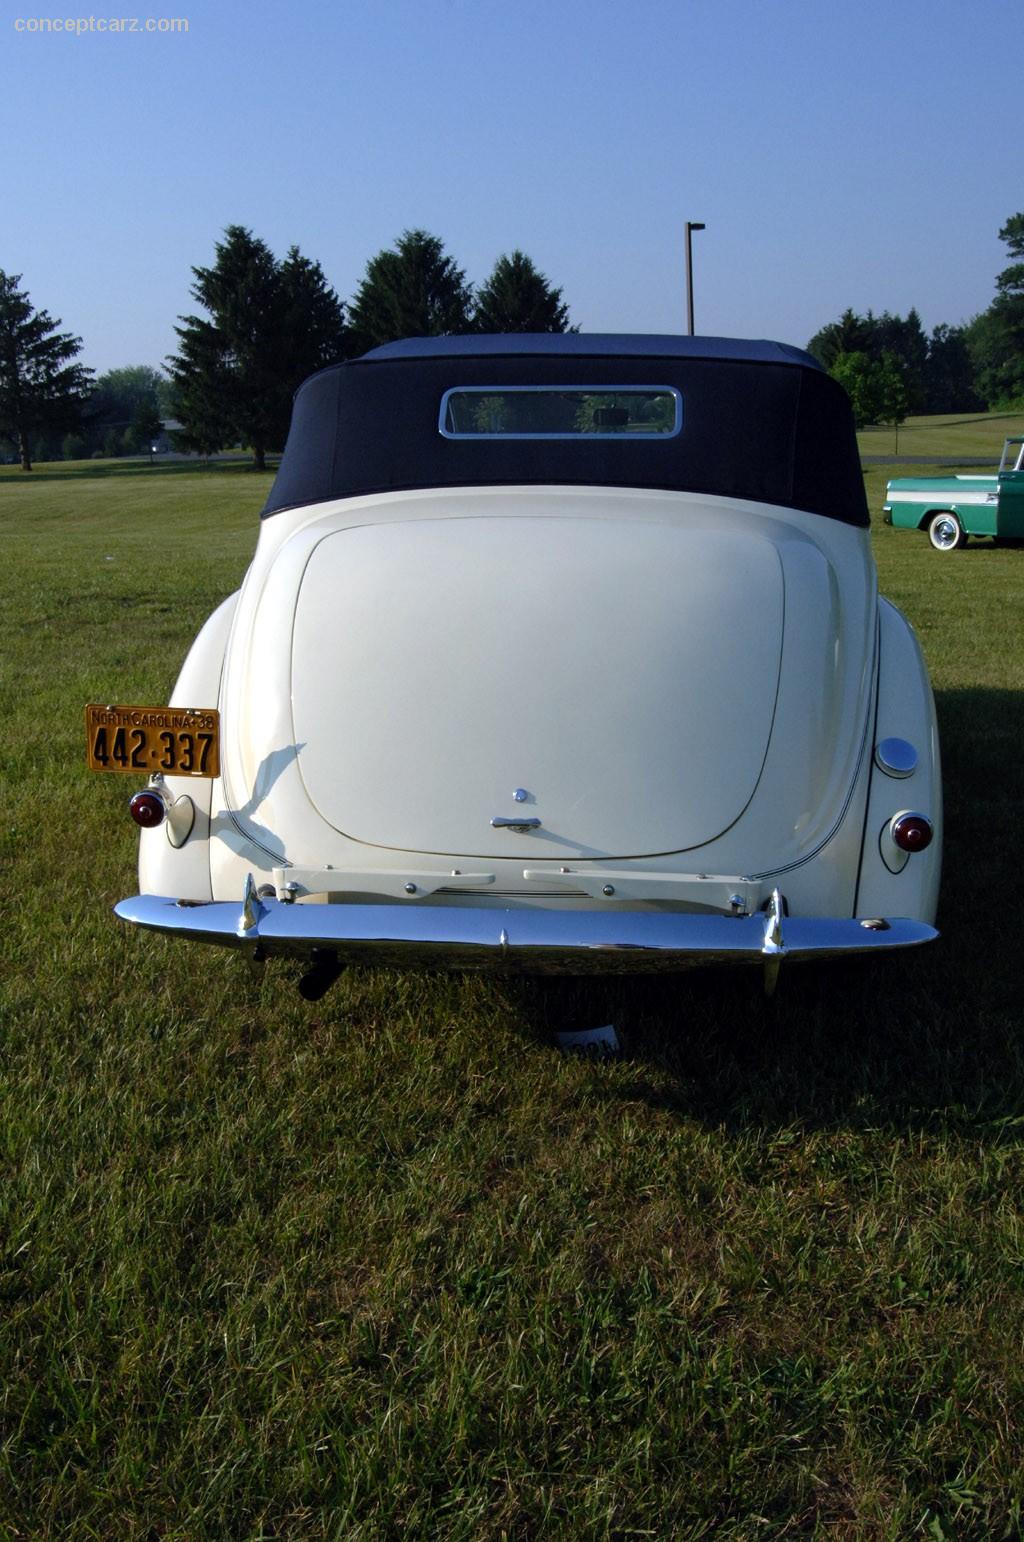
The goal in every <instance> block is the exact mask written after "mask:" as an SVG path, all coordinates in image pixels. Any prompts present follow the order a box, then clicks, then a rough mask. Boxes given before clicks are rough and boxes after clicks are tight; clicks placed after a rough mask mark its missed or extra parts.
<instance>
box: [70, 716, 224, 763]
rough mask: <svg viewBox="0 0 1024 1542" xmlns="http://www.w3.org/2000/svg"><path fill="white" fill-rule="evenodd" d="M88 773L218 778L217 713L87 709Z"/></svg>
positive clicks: (86, 744)
mask: <svg viewBox="0 0 1024 1542" xmlns="http://www.w3.org/2000/svg"><path fill="white" fill-rule="evenodd" d="M85 754H86V761H87V763H88V766H89V769H90V771H128V772H131V773H132V774H133V775H135V776H138V775H140V773H141V774H142V775H147V776H152V774H153V773H154V772H155V771H160V772H162V773H163V775H165V776H219V775H220V713H219V712H218V711H217V710H216V708H213V707H210V708H208V709H207V708H202V709H199V708H191V707H188V708H185V707H109V706H101V705H100V704H99V703H98V702H90V704H89V705H88V706H87V707H86V709H85Z"/></svg>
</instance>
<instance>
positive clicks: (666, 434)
mask: <svg viewBox="0 0 1024 1542" xmlns="http://www.w3.org/2000/svg"><path fill="white" fill-rule="evenodd" d="M572 391H578V392H579V393H580V394H581V395H583V396H597V395H600V393H601V392H602V391H607V392H611V393H614V394H615V395H616V396H650V395H651V394H652V393H655V394H658V395H661V396H671V397H672V399H673V402H674V403H675V416H674V418H673V420H672V427H671V428H670V429H668V430H667V431H662V430H659V431H658V432H657V433H644V432H643V431H640V430H638V431H636V432H634V433H629V434H585V433H579V434H461V433H456V432H454V431H453V430H452V429H449V428H446V427H445V418H446V416H447V414H448V401H449V398H450V397H452V396H511V395H512V394H513V393H516V394H522V393H524V392H533V393H535V394H536V393H538V392H543V393H544V394H545V395H547V396H551V395H555V394H559V393H564V392H572ZM682 427H683V393H682V392H681V391H680V390H679V388H678V386H673V385H525V386H524V385H489V386H476V385H473V386H449V388H448V390H447V391H445V393H444V395H443V396H442V397H441V407H440V410H439V412H438V415H437V430H438V433H439V434H440V435H441V437H442V438H443V439H464V440H472V441H474V442H476V443H481V444H482V443H485V442H486V441H487V440H502V439H505V440H512V439H561V440H571V441H579V442H580V443H583V444H592V443H594V441H595V440H609V441H615V442H618V443H622V441H623V440H626V441H629V442H630V443H632V441H633V440H634V439H675V438H678V436H679V434H680V433H681V431H682Z"/></svg>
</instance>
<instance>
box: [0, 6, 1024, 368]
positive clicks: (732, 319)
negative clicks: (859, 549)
mask: <svg viewBox="0 0 1024 1542" xmlns="http://www.w3.org/2000/svg"><path fill="white" fill-rule="evenodd" d="M136 3H137V0H120V8H121V10H123V11H125V12H126V13H127V12H128V11H129V10H130V8H131V7H132V6H134V5H135V4H136ZM138 3H139V4H141V5H143V6H148V7H149V9H140V10H138V12H137V13H136V14H137V15H138V16H139V18H140V19H141V20H144V19H145V18H146V17H147V16H153V17H157V16H184V17H187V18H188V22H189V30H188V32H187V33H186V34H177V35H166V34H156V35H147V34H145V33H144V32H139V33H135V34H130V33H125V34H123V35H117V34H113V33H110V32H108V33H106V34H105V35H104V34H102V33H99V32H93V33H83V34H82V35H81V36H75V35H73V34H71V35H69V34H67V33H63V34H57V33H49V34H42V33H29V32H26V31H21V30H18V29H17V28H16V27H15V21H16V20H17V19H18V18H22V19H25V18H36V17H39V16H58V17H61V18H63V17H72V18H73V17H76V16H79V15H81V16H83V17H86V18H88V16H89V15H90V11H89V10H88V9H87V8H86V7H84V6H82V7H79V4H78V0H71V3H68V0H64V5H65V7H66V8H65V9H63V10H57V9H52V8H51V9H47V7H52V6H53V5H54V0H13V3H9V0H4V5H3V11H2V19H0V80H2V83H3V86H2V92H0V123H2V129H3V144H4V148H5V154H4V173H3V199H2V206H0V207H2V214H0V233H2V239H0V268H3V269H4V270H6V271H7V272H13V273H21V274H22V275H23V277H24V282H25V286H26V287H27V288H28V290H29V292H30V294H31V296H32V299H33V301H34V303H35V304H36V305H37V306H40V307H44V308H46V309H47V310H49V311H50V312H51V314H53V315H54V316H59V317H61V318H62V320H63V323H64V326H65V327H66V328H67V329H69V330H72V331H74V332H76V333H78V334H79V335H81V337H82V338H83V340H84V343H85V352H84V360H85V362H87V363H89V364H91V365H92V366H93V367H95V368H96V369H99V370H103V369H107V368H110V367H113V366H117V365H121V364H134V363H149V364H160V363H161V362H162V359H163V357H164V355H165V354H166V353H167V352H168V351H169V350H171V349H172V348H173V346H174V343H175V337H174V332H173V327H174V322H175V318H176V317H177V315H178V314H179V313H181V312H183V311H187V310H188V309H190V308H191V301H190V297H189V283H190V279H191V274H190V269H191V267H192V266H193V265H195V264H206V263H208V262H209V261H210V260H211V259H212V256H213V248H214V242H215V241H216V239H217V238H218V236H219V234H220V232H221V231H222V230H223V228H224V226H225V225H228V224H232V223H237V224H243V225H247V226H249V227H250V228H251V229H252V230H253V231H255V232H256V233H257V234H258V235H260V236H262V237H263V239H264V240H266V241H267V242H268V244H269V245H270V246H271V247H272V248H273V250H274V251H275V252H276V253H277V254H278V255H283V253H284V251H285V250H286V248H287V247H288V246H289V245H291V244H292V243H296V244H297V245H299V246H300V247H301V249H302V250H303V252H305V253H306V254H307V255H308V256H310V257H314V258H317V259H318V260H319V261H320V262H321V263H322V265H323V268H324V270H325V272H326V274H327V277H328V279H329V280H330V282H331V283H332V284H333V285H334V287H335V288H336V289H337V290H338V293H339V294H340V295H341V296H342V298H347V297H348V296H350V295H351V294H352V293H353V292H354V290H355V288H356V286H357V285H358V283H359V280H360V277H361V275H362V273H363V270H364V268H365V265H366V262H367V260H368V259H369V258H370V257H371V256H372V255H373V254H374V253H375V252H377V251H379V250H380V249H381V248H382V247H384V246H388V245H390V244H391V243H392V242H393V241H394V239H395V237H396V236H397V235H398V234H399V233H400V232H401V231H402V230H403V229H405V228H408V227H413V226H423V227H425V228H426V229H428V230H430V231H433V232H434V233H436V234H437V235H439V236H440V237H441V238H442V239H443V241H444V242H445V245H446V247H447V249H448V251H449V252H450V253H451V254H452V255H453V256H454V257H455V258H456V259H457V261H458V262H459V264H460V265H461V266H462V267H464V268H465V270H466V272H467V275H468V277H469V278H470V279H471V280H472V281H476V282H480V281H482V280H483V279H484V278H486V276H487V274H488V272H489V271H490V268H491V266H492V265H493V263H494V260H495V258H496V257H498V256H499V254H500V253H502V252H505V251H509V250H511V249H512V248H513V247H516V246H518V247H521V248H522V249H523V250H525V251H526V252H528V253H529V254H530V255H531V256H532V257H533V259H534V261H535V262H536V263H537V264H538V266H540V267H541V268H542V269H543V270H544V271H545V272H546V273H547V275H548V277H549V278H550V279H551V280H552V281H553V282H554V283H556V284H559V285H561V286H562V288H563V290H564V298H565V299H566V300H567V302H568V303H569V306H570V310H571V313H572V318H573V320H574V321H575V322H576V323H577V324H578V325H580V326H581V327H582V328H583V329H584V330H586V331H599V330H604V331H632V330H639V331H681V330H682V329H683V326H684V314H685V313H684V285H683V258H682V250H683V238H682V237H683V224H684V221H686V220H687V219H690V220H702V221H704V222H705V224H706V225H707V229H706V230H705V231H704V232H703V233H701V234H698V235H696V236H695V237H694V271H695V291H696V321H697V330H698V331H701V332H711V333H716V332H717V333H722V334H726V335H731V336H750V337H775V338H780V339H782V340H783V341H787V342H794V343H798V344H803V343H805V342H806V341H807V339H808V338H809V337H810V336H811V334H812V333H814V332H815V331H816V330H817V329H818V327H820V326H822V325H823V324H824V323H826V322H828V321H831V320H833V319H835V317H836V316H838V314H839V313H840V311H842V310H843V309H844V307H846V306H848V305H849V306H853V307H854V308H855V309H856V310H860V311H864V310H867V309H868V308H869V307H871V308H872V309H874V310H875V311H876V312H877V311H881V310H886V309H888V310H891V311H897V312H900V313H901V314H902V313H905V312H906V311H907V310H908V309H909V308H910V307H911V306H914V305H916V306H917V308H918V310H919V311H920V313H921V317H922V320H923V322H924V324H925V326H926V328H928V329H930V328H931V327H932V326H934V325H935V324H936V323H937V322H940V321H948V322H959V321H964V320H967V319H969V318H970V317H971V316H972V315H974V314H975V313H976V312H977V311H979V310H982V309H984V307H985V306H986V305H987V304H988V303H989V301H990V300H991V298H992V293H993V279H994V275H995V273H996V272H997V271H998V269H999V268H1000V267H1002V266H1003V265H1004V261H1005V249H1004V248H1003V246H1002V244H1001V243H1000V242H999V240H998V230H999V227H1000V226H1001V225H1002V224H1003V222H1004V220H1005V219H1006V218H1007V216H1008V215H1010V214H1012V213H1014V212H1015V211H1016V210H1018V209H1021V208H1024V188H1022V186H1021V178H1020V154H1019V147H1020V143H1021V124H1020V108H1019V104H1020V90H1019V80H1020V72H1021V63H1020V23H1021V20H1022V17H1024V12H1022V10H1021V5H1020V0H981V3H975V4H969V3H966V0H888V3H883V0H861V3H857V4H854V3H852V0H831V3H829V0H637V3H635V4H628V3H626V0H333V3H331V0H325V3H324V4H322V5H319V6H314V5H313V4H311V3H310V0H292V3H290V4H287V5H284V4H276V5H275V4H270V3H269V0H250V3H246V4H242V3H240V0H223V3H220V4H216V5H214V4H210V3H209V0H138ZM30 4H31V5H34V6H35V9H27V7H28V6H29V5H30ZM91 14H92V15H94V16H104V17H105V16H107V15H109V14H114V7H113V5H111V9H110V11H109V12H108V11H93V12H92V13H91ZM117 14H120V11H118V12H117ZM1015 146H1016V147H1017V148H1016V149H1015V148H1014V147H1015Z"/></svg>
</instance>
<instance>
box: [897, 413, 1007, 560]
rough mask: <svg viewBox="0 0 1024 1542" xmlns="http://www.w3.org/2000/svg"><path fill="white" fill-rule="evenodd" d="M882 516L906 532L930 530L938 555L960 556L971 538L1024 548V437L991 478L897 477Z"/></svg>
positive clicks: (1004, 454)
mask: <svg viewBox="0 0 1024 1542" xmlns="http://www.w3.org/2000/svg"><path fill="white" fill-rule="evenodd" d="M882 514H883V517H884V519H885V523H886V524H887V525H895V526H896V527H897V529H900V530H927V532H928V539H929V541H931V543H932V545H933V546H934V548H935V550H936V551H957V550H959V548H960V547H961V546H966V545H967V537H968V536H969V535H988V536H991V537H992V538H993V540H995V541H997V542H999V543H1005V544H1006V545H1016V544H1017V543H1024V438H1021V439H1007V441H1006V443H1005V444H1004V446H1003V458H1002V460H1001V461H1000V462H999V470H998V471H997V472H996V473H995V474H994V475H989V476H949V477H894V478H893V480H892V481H891V482H889V483H887V485H886V489H885V503H884V504H883V505H882Z"/></svg>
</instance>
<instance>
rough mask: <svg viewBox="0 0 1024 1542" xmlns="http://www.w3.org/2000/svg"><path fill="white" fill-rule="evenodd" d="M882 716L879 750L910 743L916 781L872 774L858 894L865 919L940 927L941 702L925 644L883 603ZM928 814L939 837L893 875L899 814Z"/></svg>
mask: <svg viewBox="0 0 1024 1542" xmlns="http://www.w3.org/2000/svg"><path fill="white" fill-rule="evenodd" d="M878 611H879V650H878V651H879V666H878V710H877V718H876V725H875V739H874V743H875V745H876V746H877V745H878V744H880V743H881V742H882V741H883V740H885V739H889V738H898V739H905V740H907V741H908V743H910V744H912V745H913V746H914V749H915V750H916V751H917V765H916V767H915V769H914V771H913V772H912V773H911V775H909V776H905V777H894V776H890V775H887V774H886V773H885V772H884V771H882V770H880V769H879V766H878V763H877V760H875V761H874V762H873V763H872V767H871V784H870V787H869V789H868V807H867V818H866V821H865V826H864V845H863V850H862V854H861V870H860V880H859V883H858V887H857V908H856V914H857V915H858V916H861V917H864V916H907V917H909V918H912V919H915V920H919V921H925V922H927V923H928V924H929V925H931V924H932V923H933V922H934V919H935V908H936V905H937V903H938V894H939V878H940V876H941V870H942V769H941V764H940V759H939V735H938V728H937V725H936V720H935V702H934V699H933V697H932V691H931V686H930V685H929V683H928V673H927V670H926V669H925V664H924V659H923V658H922V656H921V649H920V645H919V644H918V641H917V638H916V636H915V635H914V631H913V629H912V627H911V626H910V624H909V622H908V621H907V620H906V619H905V618H904V616H902V615H901V613H900V612H899V611H898V610H897V609H896V607H895V605H893V604H891V603H890V601H888V600H885V599H879V604H878ZM907 811H912V812H914V813H918V814H926V815H927V817H928V818H929V819H930V820H931V822H932V825H933V827H934V831H935V834H934V838H933V840H932V843H931V845H930V846H929V847H928V849H927V850H926V851H923V852H916V853H915V854H914V855H913V856H910V857H909V858H908V859H907V862H906V865H905V866H904V867H903V868H902V870H901V871H900V872H897V873H894V872H891V871H890V869H889V867H888V866H887V865H886V862H885V860H884V857H883V845H884V844H885V842H884V832H885V831H886V830H887V828H888V825H889V822H890V821H891V819H892V818H893V816H894V815H895V814H900V813H904V812H907Z"/></svg>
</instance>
